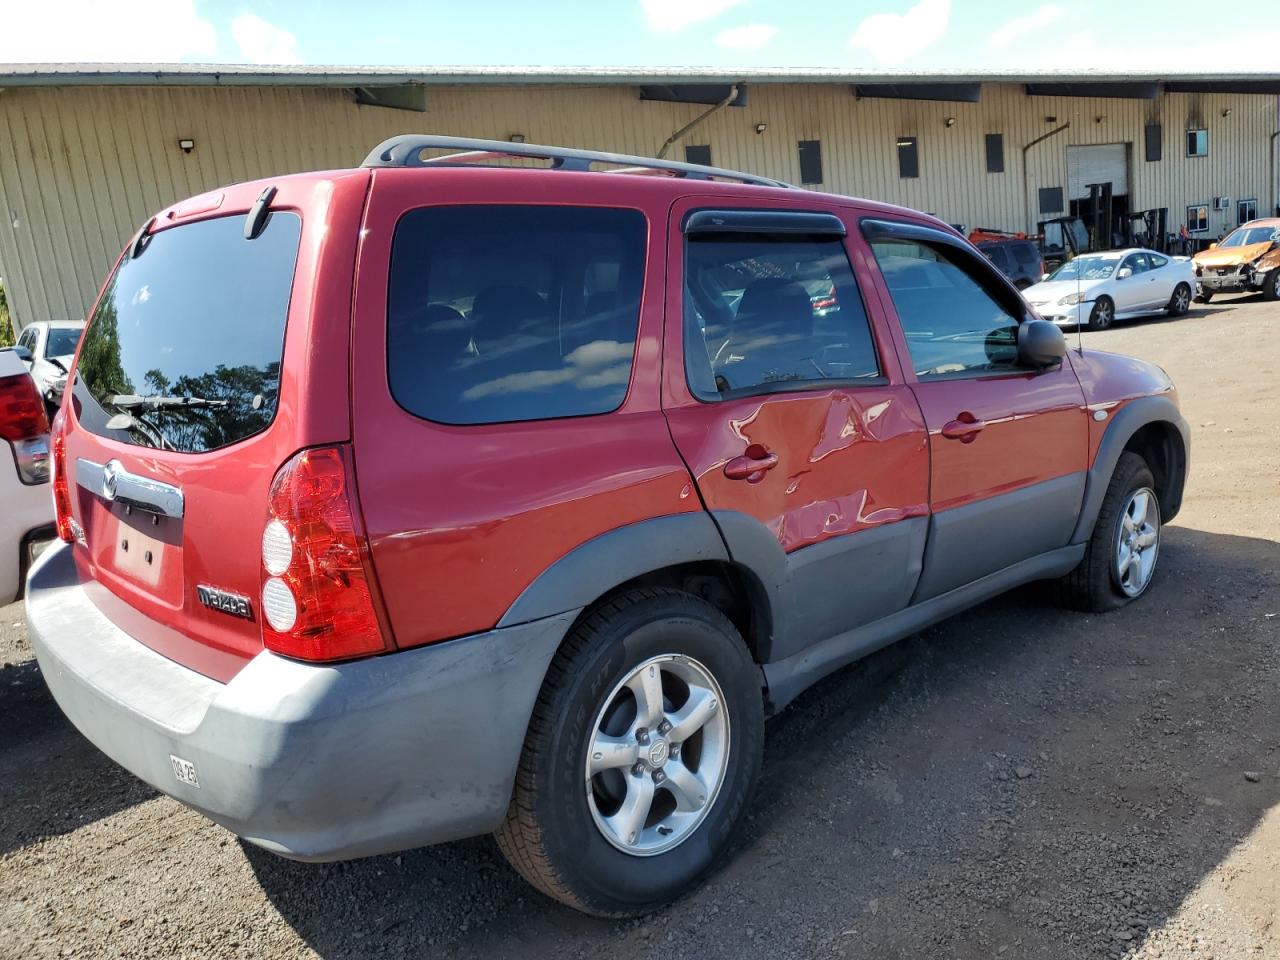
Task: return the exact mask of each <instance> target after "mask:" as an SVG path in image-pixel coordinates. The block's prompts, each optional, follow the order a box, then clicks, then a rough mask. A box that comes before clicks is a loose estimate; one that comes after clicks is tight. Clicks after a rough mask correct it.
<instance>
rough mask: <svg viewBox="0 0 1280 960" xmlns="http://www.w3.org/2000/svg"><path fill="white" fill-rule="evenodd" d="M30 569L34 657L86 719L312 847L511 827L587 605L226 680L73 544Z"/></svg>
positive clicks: (277, 842) (209, 807) (225, 805)
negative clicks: (106, 601)
mask: <svg viewBox="0 0 1280 960" xmlns="http://www.w3.org/2000/svg"><path fill="white" fill-rule="evenodd" d="M27 586H28V599H27V620H28V624H29V626H30V634H31V642H32V646H33V647H34V649H35V653H36V658H37V660H38V661H39V663H40V669H41V671H42V673H43V674H44V678H45V680H46V682H47V683H48V685H49V689H50V690H51V691H52V692H53V696H54V698H55V699H56V700H57V702H58V705H59V706H60V707H61V708H62V710H63V711H64V712H65V713H66V715H67V716H68V717H69V718H70V719H71V721H72V722H73V723H74V724H75V725H76V727H77V728H79V730H80V732H81V733H83V734H84V735H85V736H86V737H88V738H89V740H91V741H92V742H93V743H94V744H95V745H96V746H97V747H99V748H100V749H101V750H102V751H103V752H104V753H106V754H107V755H108V756H110V757H111V758H112V759H114V760H115V761H116V762H117V763H119V764H120V765H121V766H123V767H125V768H127V769H128V770H130V771H132V772H133V773H134V774H136V775H137V776H138V777H140V778H142V779H143V780H145V781H146V782H147V783H149V784H151V785H152V786H154V787H155V788H156V789H158V790H161V791H163V792H164V793H167V794H169V795H170V796H173V797H175V798H176V799H178V800H180V801H182V802H183V803H185V804H187V805H189V806H191V807H194V808H195V809H196V810H199V811H200V812H202V813H204V814H205V815H206V816H208V817H209V818H210V819H212V820H214V821H216V822H218V823H220V824H222V825H223V826H225V827H226V828H228V829H229V830H231V831H233V832H235V833H236V834H239V835H240V836H242V837H244V838H245V839H247V840H250V841H252V842H253V843H256V844H258V845H259V846H262V847H265V848H267V849H269V850H272V851H274V852H276V853H279V854H282V855H284V856H288V857H291V858H294V859H299V860H336V859H345V858H350V857H358V856H365V855H369V854H376V853H385V852H389V851H393V850H401V849H407V848H409V847H415V846H422V845H424V844H430V843H438V842H441V841H446V840H454V839H458V838H461V837H466V836H473V835H476V834H481V833H487V832H489V831H491V830H493V829H494V828H496V827H497V826H498V824H499V823H500V822H501V820H502V817H503V816H504V814H505V812H506V809H507V805H508V802H509V800H510V797H511V788H512V783H513V781H514V777H515V770H516V764H517V762H518V759H519V756H520V751H521V748H522V746H523V743H524V736H525V732H526V729H527V727H528V722H529V716H530V714H531V712H532V709H533V703H534V700H535V698H536V696H537V693H538V689H539V687H540V686H541V684H542V680H543V676H544V675H545V672H546V668H547V665H548V664H549V663H550V660H551V657H552V656H553V654H554V653H555V650H556V648H557V646H558V645H559V642H560V639H561V637H562V636H563V635H564V633H565V631H566V630H567V629H568V627H569V625H570V624H571V623H572V621H573V617H574V613H572V612H570V613H565V614H562V615H559V616H555V617H549V618H547V619H545V620H539V621H535V622H533V623H527V624H521V625H518V626H514V627H509V628H504V629H501V630H493V631H490V632H488V633H485V634H478V635H475V636H472V637H467V638H463V639H460V640H453V641H448V642H444V643H440V644H436V645H432V646H428V647H422V648H418V649H414V650H406V651H402V652H399V653H395V654H390V655H387V656H383V657H376V658H371V659H366V660H359V661H355V662H352V663H345V664H338V665H332V666H325V665H313V664H303V663H298V662H295V661H292V660H288V659H285V658H283V657H278V656H276V655H274V654H272V653H269V652H265V651H264V652H263V653H260V654H258V655H257V656H256V657H254V658H253V659H252V660H251V661H250V662H249V663H248V664H247V665H246V666H245V667H244V668H243V669H242V670H241V671H240V672H239V673H238V674H236V676H235V677H234V678H233V679H232V680H231V681H230V682H229V683H225V684H223V683H219V682H217V681H215V680H211V679H209V678H208V677H205V676H203V675H201V674H198V673H196V672H194V671H192V670H189V669H188V668H186V667H184V666H182V665H180V664H178V663H175V662H173V661H171V660H168V659H166V658H165V657H162V656H160V655H159V654H158V653H155V652H154V651H152V650H150V649H149V648H147V647H145V646H143V645H142V644H141V643H139V642H138V641H136V640H134V639H133V638H132V637H130V636H129V635H128V634H126V633H125V632H124V631H122V630H121V629H120V628H119V627H117V626H116V625H115V624H114V623H112V622H111V621H110V620H108V619H107V618H106V617H105V616H104V615H103V614H102V613H101V612H100V611H99V610H98V608H97V607H96V606H95V605H94V603H93V601H92V599H91V592H92V591H93V590H94V589H103V588H102V587H100V586H99V585H97V584H92V583H91V584H87V585H86V584H84V583H81V582H80V580H79V578H78V575H77V572H76V567H75V564H74V561H73V558H72V553H71V548H69V547H68V546H67V545H65V544H59V545H58V546H57V547H55V548H52V549H50V550H48V551H47V552H46V553H45V554H44V555H43V556H42V557H41V558H40V560H39V561H37V563H36V565H35V566H34V567H33V569H32V571H31V575H30V577H29V579H28V585H27ZM180 776H181V777H182V778H183V779H179V777H180ZM183 780H188V781H191V782H183Z"/></svg>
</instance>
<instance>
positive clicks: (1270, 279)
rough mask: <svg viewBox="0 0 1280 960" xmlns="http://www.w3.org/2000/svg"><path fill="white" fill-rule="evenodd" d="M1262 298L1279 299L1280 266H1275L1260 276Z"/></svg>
mask: <svg viewBox="0 0 1280 960" xmlns="http://www.w3.org/2000/svg"><path fill="white" fill-rule="evenodd" d="M1262 298H1263V299H1264V300H1280V267H1276V268H1275V269H1273V270H1272V271H1271V272H1270V273H1268V274H1267V275H1266V276H1265V277H1263V278H1262Z"/></svg>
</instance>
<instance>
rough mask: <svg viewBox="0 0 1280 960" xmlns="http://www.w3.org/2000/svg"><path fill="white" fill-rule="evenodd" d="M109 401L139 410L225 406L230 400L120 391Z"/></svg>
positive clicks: (121, 406) (118, 406)
mask: <svg viewBox="0 0 1280 960" xmlns="http://www.w3.org/2000/svg"><path fill="white" fill-rule="evenodd" d="M107 402H108V403H110V404H111V405H112V406H113V407H115V408H117V409H118V410H137V409H139V408H142V407H146V408H149V409H152V410H159V409H169V408H172V407H225V406H226V405H227V404H228V402H229V401H227V400H209V399H206V398H205V397H175V396H170V395H168V394H163V393H153V394H151V395H150V396H145V397H142V396H138V394H136V393H118V394H115V395H114V396H110V397H108V398H107Z"/></svg>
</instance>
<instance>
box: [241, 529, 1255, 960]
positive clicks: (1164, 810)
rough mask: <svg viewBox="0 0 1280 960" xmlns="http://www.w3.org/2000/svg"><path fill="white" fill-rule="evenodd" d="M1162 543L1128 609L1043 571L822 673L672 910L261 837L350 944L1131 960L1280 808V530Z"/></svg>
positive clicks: (776, 735) (308, 934)
mask: <svg viewBox="0 0 1280 960" xmlns="http://www.w3.org/2000/svg"><path fill="white" fill-rule="evenodd" d="M1163 549H1164V551H1165V555H1164V564H1163V568H1162V570H1161V575H1160V578H1159V580H1158V581H1157V583H1156V585H1155V586H1154V587H1153V589H1152V591H1151V592H1150V594H1149V595H1148V596H1147V597H1145V598H1144V599H1143V600H1142V601H1141V602H1140V603H1138V604H1135V605H1132V606H1130V607H1128V608H1126V609H1124V610H1121V611H1118V612H1116V613H1113V614H1109V615H1106V616H1102V617H1097V616H1089V615H1082V614H1075V613H1067V612H1063V611H1059V610H1057V609H1055V608H1053V607H1052V606H1050V605H1049V604H1048V603H1047V602H1046V601H1045V598H1044V596H1043V593H1044V591H1043V590H1042V589H1040V588H1038V587H1036V586H1034V585H1033V586H1032V587H1028V588H1024V589H1023V590H1019V591H1016V592H1014V593H1012V594H1010V595H1007V596H1005V597H1002V598H999V599H997V600H995V601H992V602H990V603H988V604H985V605H983V606H982V607H979V608H977V609H975V610H973V611H970V612H969V613H967V614H964V615H961V616H958V617H955V618H953V619H952V620H949V621H947V622H945V623H943V624H940V625H938V626H936V627H934V628H932V629H930V630H928V631H926V632H925V633H923V634H920V635H918V636H915V637H912V638H910V639H908V640H906V641H904V642H903V643H901V644H898V645H897V646H895V647H891V648H889V649H888V650H886V651H882V652H881V653H879V654H877V655H875V656H873V657H871V658H869V659H867V660H864V661H862V662H861V663H860V664H857V665H855V666H853V667H851V668H849V669H846V670H844V671H842V672H840V673H838V674H836V675H834V676H832V677H830V678H828V679H827V680H826V681H824V682H823V683H821V684H820V685H819V686H818V687H816V688H814V689H813V690H811V691H809V692H808V693H807V694H805V695H804V696H803V697H801V698H800V699H799V700H797V701H796V702H795V703H794V704H793V705H792V706H791V707H790V708H789V709H788V710H787V711H785V712H784V714H783V715H782V716H780V717H779V718H777V719H776V720H775V721H773V722H772V723H771V725H770V730H769V735H768V742H767V748H766V757H765V765H764V771H763V779H762V783H761V787H760V791H759V794H758V796H757V799H756V801H755V804H754V812H753V814H752V817H751V819H750V821H749V823H748V825H747V829H746V830H745V831H744V836H743V838H742V841H741V843H740V844H739V848H738V849H737V850H736V851H735V854H734V855H733V856H732V857H731V858H730V859H729V860H728V861H727V862H726V863H725V864H724V865H722V866H721V868H720V869H719V870H718V871H717V872H716V874H715V875H714V876H713V877H712V878H710V880H709V882H708V883H706V884H705V885H704V886H703V887H702V888H701V889H699V890H698V891H696V892H694V893H693V894H691V895H690V896H688V897H686V898H685V899H684V900H683V901H682V902H680V903H678V904H676V905H675V906H673V907H671V908H669V909H668V910H666V911H664V912H662V913H661V914H658V915H656V916H654V917H650V918H647V919H645V920H642V921H629V922H618V923H610V922H604V921H599V920H593V919H590V918H587V917H582V916H579V915H577V914H575V913H573V912H571V911H569V910H567V909H565V908H562V907H560V906H559V905H557V904H553V903H551V902H549V901H547V900H545V899H544V898H542V897H541V896H540V895H538V894H537V893H534V892H533V891H532V890H531V889H529V888H527V887H526V886H524V884H523V883H522V882H521V881H520V879H519V878H518V877H517V876H516V875H515V874H514V873H513V872H512V871H511V870H510V869H509V868H507V866H506V865H505V863H504V862H503V861H502V859H501V856H500V855H499V854H498V852H497V850H496V847H495V846H494V845H493V843H492V842H491V841H490V840H488V839H487V838H482V839H476V840H472V841H468V842H465V843H458V844H452V845H447V846H442V847H436V848H429V849H423V850H416V851H411V852H408V853H405V854H403V855H402V856H400V857H379V858H374V859H369V860H363V861H356V862H351V863H344V864H331V865H304V864H296V863H291V862H288V861H285V860H281V859H278V858H276V857H274V856H272V855H271V854H268V853H265V852H263V851H260V850H257V849H256V848H251V847H246V855H247V857H248V859H249V861H250V864H251V866H252V868H253V870H254V871H255V873H256V875H257V877H258V880H259V882H260V883H261V884H262V886H263V889H264V890H265V891H266V893H267V895H268V896H269V897H270V898H271V900H272V902H273V903H274V905H275V906H276V908H277V909H278V910H279V911H280V913H281V914H282V915H283V917H284V918H285V919H286V920H287V921H288V922H289V923H290V924H291V925H292V926H293V928H294V929H295V930H296V931H297V932H298V934H300V935H301V936H302V937H303V938H304V939H305V940H306V942H307V943H308V944H309V945H310V946H311V947H312V948H313V949H314V950H315V951H316V952H317V953H319V954H320V955H321V956H324V957H326V958H338V957H366V956H370V955H378V956H383V955H390V956H395V955H420V954H422V952H423V950H424V949H427V948H431V947H435V948H437V949H439V950H440V951H441V952H447V954H448V955H450V956H476V957H481V956H483V957H491V956H520V957H522V958H529V957H542V956H553V955H554V956H575V955H582V956H598V955H605V956H623V957H629V956H645V955H650V954H661V955H662V956H664V957H672V956H695V955H696V956H699V957H700V958H702V957H717V956H724V957H736V956H739V955H741V954H742V953H743V952H745V951H747V950H750V952H751V953H753V954H758V955H761V956H790V955H794V956H811V955H814V954H822V955H835V956H841V955H848V956H851V957H855V956H876V957H880V958H887V957H899V956H900V957H919V956H935V955H946V956H955V957H972V958H975V960H976V958H983V960H986V958H988V957H991V956H995V955H996V954H997V952H998V951H999V950H1000V948H1001V947H1005V948H1006V949H1010V948H1011V949H1013V951H1014V952H1013V953H1012V954H1010V955H1014V956H1036V957H1097V956H1101V957H1106V956H1110V955H1116V956H1120V955H1121V953H1122V952H1123V951H1124V950H1126V949H1129V948H1131V947H1133V946H1136V945H1138V944H1139V943H1140V942H1141V941H1142V939H1143V937H1144V935H1145V932H1146V931H1147V930H1149V929H1151V928H1154V927H1157V926H1159V925H1160V924H1161V923H1162V922H1163V921H1164V920H1165V919H1166V918H1168V917H1169V916H1170V915H1171V914H1172V912H1173V911H1175V910H1176V909H1177V908H1178V906H1179V904H1180V903H1181V902H1182V900H1183V899H1184V898H1185V897H1186V895H1187V894H1188V893H1189V892H1190V891H1191V890H1192V889H1194V887H1195V886H1196V885H1197V884H1198V883H1199V881H1200V880H1201V878H1202V877H1204V876H1205V874H1206V873H1207V872H1208V871H1210V870H1212V868H1213V867H1214V866H1215V865H1216V864H1218V863H1219V862H1220V861H1221V860H1222V859H1223V858H1224V857H1225V856H1226V855H1227V854H1228V852H1229V851H1230V850H1231V848H1232V847H1233V846H1234V845H1235V844H1236V843H1237V842H1238V841H1239V840H1240V839H1241V838H1242V837H1243V836H1245V835H1247V833H1248V832H1249V831H1250V829H1251V828H1252V827H1253V826H1254V824H1255V823H1256V822H1257V821H1258V820H1259V818H1260V817H1261V816H1262V814H1263V813H1264V812H1265V811H1266V810H1267V809H1268V808H1269V807H1270V806H1272V805H1273V804H1275V803H1277V802H1278V801H1280V779H1277V777H1276V776H1275V774H1276V772H1277V771H1278V770H1280V755H1277V752H1276V748H1275V746H1274V742H1275V741H1274V731H1275V730H1276V729H1278V728H1280V702H1278V701H1277V699H1276V698H1275V697H1274V696H1273V691H1274V690H1275V689H1276V686H1277V682H1278V681H1280V658H1278V657H1277V655H1276V653H1275V645H1276V643H1275V642H1276V640H1277V638H1278V633H1280V631H1278V630H1277V627H1278V626H1280V619H1267V618H1266V617H1265V613H1268V612H1275V611H1274V610H1272V609H1271V608H1268V607H1267V606H1266V604H1267V603H1270V604H1271V606H1272V607H1274V606H1275V603H1274V597H1275V595H1276V591H1277V588H1280V576H1278V575H1277V570H1280V545H1277V544H1276V543H1273V542H1271V541H1265V540H1257V539H1250V538H1242V537H1234V536H1223V535H1215V534H1209V533H1205V532H1200V531H1195V530H1186V529H1180V528H1177V527H1171V528H1169V529H1168V531H1167V537H1166V542H1165V545H1164V548H1163ZM1244 770H1263V771H1267V774H1266V776H1264V777H1263V779H1262V781H1261V782H1260V783H1251V782H1249V781H1247V780H1246V779H1245V778H1244V777H1243V775H1242V771H1244Z"/></svg>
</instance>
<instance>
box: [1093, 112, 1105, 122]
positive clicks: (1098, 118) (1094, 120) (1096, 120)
mask: <svg viewBox="0 0 1280 960" xmlns="http://www.w3.org/2000/svg"><path fill="white" fill-rule="evenodd" d="M1105 119H1107V117H1106V115H1105V114H1104V115H1102V116H1100V117H1094V118H1093V122H1094V123H1101V122H1102V121H1103V120H1105Z"/></svg>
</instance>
